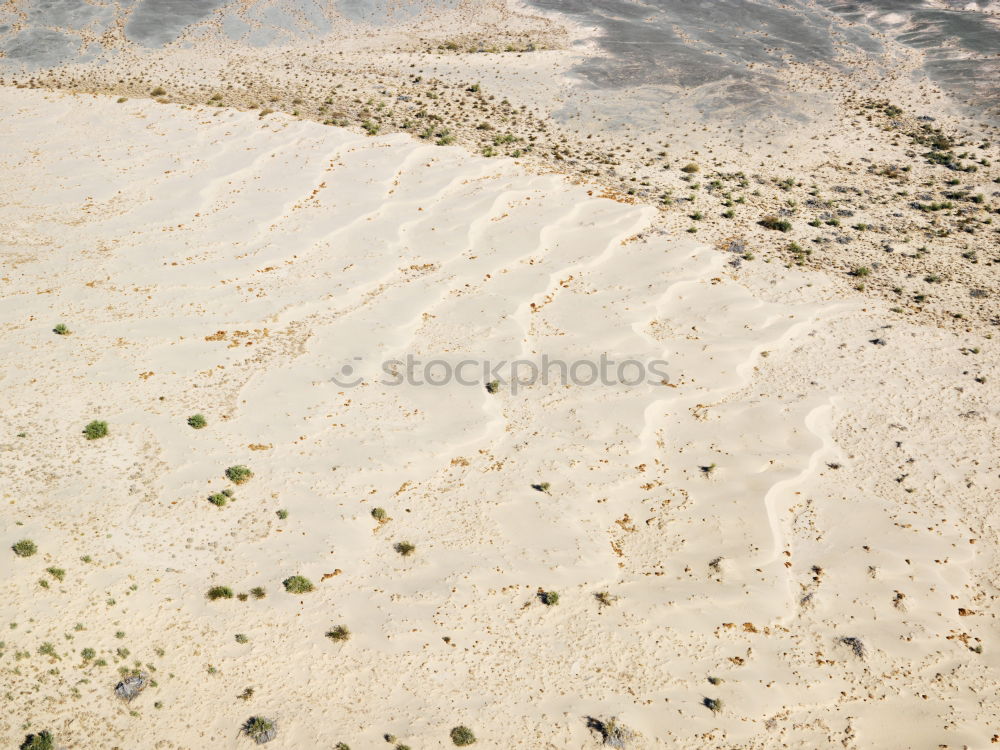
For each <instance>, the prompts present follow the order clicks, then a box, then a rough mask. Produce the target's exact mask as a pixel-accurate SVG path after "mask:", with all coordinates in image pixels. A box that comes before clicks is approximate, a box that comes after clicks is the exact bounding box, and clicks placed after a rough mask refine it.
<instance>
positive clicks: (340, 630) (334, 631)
mask: <svg viewBox="0 0 1000 750" xmlns="http://www.w3.org/2000/svg"><path fill="white" fill-rule="evenodd" d="M326 637H327V638H329V639H330V640H331V641H346V640H349V639H350V637H351V631H350V629H349V628H348V627H347V626H346V625H337V626H336V627H335V628H331V629H330V630H328V631H327V632H326Z"/></svg>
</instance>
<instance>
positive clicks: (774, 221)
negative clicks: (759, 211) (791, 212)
mask: <svg viewBox="0 0 1000 750" xmlns="http://www.w3.org/2000/svg"><path fill="white" fill-rule="evenodd" d="M757 223H758V224H760V225H761V226H762V227H764V228H765V229H774V230H776V231H778V232H787V231H788V230H790V229H791V228H792V222H790V221H788V220H787V219H779V218H778V217H777V216H765V217H764V218H763V219H761V220H760V221H759V222H757Z"/></svg>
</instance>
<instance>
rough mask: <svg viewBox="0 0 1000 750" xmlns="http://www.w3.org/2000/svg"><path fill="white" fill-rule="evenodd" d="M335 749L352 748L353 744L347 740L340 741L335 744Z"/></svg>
mask: <svg viewBox="0 0 1000 750" xmlns="http://www.w3.org/2000/svg"><path fill="white" fill-rule="evenodd" d="M333 750H351V746H350V745H348V744H347V743H346V742H338V743H337V744H336V745H334V746H333Z"/></svg>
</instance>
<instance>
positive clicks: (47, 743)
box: [20, 732, 56, 750]
mask: <svg viewBox="0 0 1000 750" xmlns="http://www.w3.org/2000/svg"><path fill="white" fill-rule="evenodd" d="M55 746H56V745H55V740H54V739H52V734H51V733H50V732H39V733H38V734H29V735H28V736H27V737H25V738H24V742H22V743H21V747H20V750H55Z"/></svg>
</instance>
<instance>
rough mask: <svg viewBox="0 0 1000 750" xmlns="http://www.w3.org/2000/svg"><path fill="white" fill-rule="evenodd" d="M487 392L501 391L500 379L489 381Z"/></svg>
mask: <svg viewBox="0 0 1000 750" xmlns="http://www.w3.org/2000/svg"><path fill="white" fill-rule="evenodd" d="M486 392H487V393H499V392H500V381H499V380H491V381H490V382H489V383H487V384H486Z"/></svg>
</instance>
